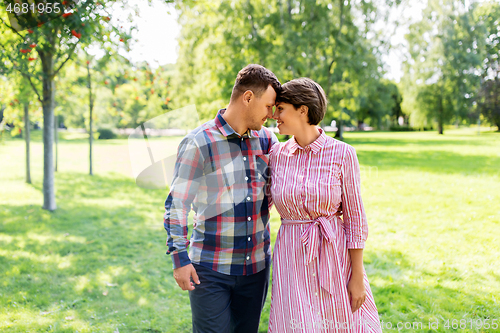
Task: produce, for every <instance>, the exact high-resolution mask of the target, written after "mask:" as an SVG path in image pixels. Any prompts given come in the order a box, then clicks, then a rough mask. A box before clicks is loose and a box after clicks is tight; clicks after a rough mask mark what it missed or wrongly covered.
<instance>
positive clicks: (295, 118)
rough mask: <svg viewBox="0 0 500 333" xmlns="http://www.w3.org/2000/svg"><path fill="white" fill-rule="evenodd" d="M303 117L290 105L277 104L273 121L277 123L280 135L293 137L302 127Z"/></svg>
mask: <svg viewBox="0 0 500 333" xmlns="http://www.w3.org/2000/svg"><path fill="white" fill-rule="evenodd" d="M303 118H304V117H301V113H300V111H299V110H297V109H296V108H295V107H294V106H293V105H292V104H288V103H277V104H276V111H275V112H274V115H273V119H276V121H277V122H278V129H279V132H280V134H283V135H295V134H296V133H297V132H298V131H300V130H301V128H302V127H303V125H304V124H303V122H304V120H303Z"/></svg>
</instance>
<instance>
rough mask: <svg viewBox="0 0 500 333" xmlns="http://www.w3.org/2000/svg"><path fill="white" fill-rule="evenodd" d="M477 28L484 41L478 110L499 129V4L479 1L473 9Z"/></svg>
mask: <svg viewBox="0 0 500 333" xmlns="http://www.w3.org/2000/svg"><path fill="white" fill-rule="evenodd" d="M475 19H476V20H477V22H478V24H477V28H476V30H478V32H479V33H481V34H482V36H483V38H482V40H483V41H484V42H483V43H481V44H482V45H481V44H480V45H479V46H480V47H481V49H482V50H483V52H482V61H481V64H482V66H481V88H480V89H479V93H478V94H477V102H478V108H479V111H480V112H481V113H482V114H483V116H484V117H485V118H486V119H488V120H489V121H490V122H491V123H492V124H495V125H496V126H497V127H498V130H499V131H500V59H499V58H500V30H499V27H500V4H499V3H497V2H494V1H486V2H483V3H481V4H480V5H479V6H478V7H477V9H476V10H475Z"/></svg>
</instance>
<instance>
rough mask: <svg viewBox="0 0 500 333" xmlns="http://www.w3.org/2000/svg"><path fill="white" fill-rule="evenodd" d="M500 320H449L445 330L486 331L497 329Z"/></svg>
mask: <svg viewBox="0 0 500 333" xmlns="http://www.w3.org/2000/svg"><path fill="white" fill-rule="evenodd" d="M497 320H498V319H460V320H458V319H452V320H450V319H448V320H446V321H445V322H444V328H448V329H450V328H452V329H454V330H457V329H466V328H471V329H472V328H484V329H490V328H491V329H494V330H495V329H497V328H498V323H497Z"/></svg>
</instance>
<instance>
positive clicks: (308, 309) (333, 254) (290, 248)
mask: <svg viewBox="0 0 500 333" xmlns="http://www.w3.org/2000/svg"><path fill="white" fill-rule="evenodd" d="M326 104H327V100H326V96H325V93H324V92H323V89H322V88H321V86H319V85H318V84H317V83H315V82H314V81H312V80H310V79H307V78H301V79H295V80H292V81H289V82H287V83H285V84H284V85H283V86H281V84H280V83H279V81H278V79H277V78H276V76H275V75H274V74H273V73H272V72H271V71H269V70H268V69H266V68H264V67H262V66H260V65H248V66H247V67H245V68H243V69H242V70H241V71H240V72H239V73H238V76H237V78H236V82H235V84H234V87H233V91H232V94H231V100H230V102H229V105H228V107H227V108H226V109H222V110H220V111H219V112H218V114H217V116H216V117H215V119H213V120H211V121H209V122H207V123H205V124H203V125H201V126H200V127H198V128H197V129H195V130H194V131H192V132H191V133H189V134H188V135H187V136H186V137H185V138H184V139H183V140H182V142H181V144H180V145H179V148H178V155H177V162H176V166H175V171H174V178H173V181H172V185H171V187H170V193H169V195H168V198H167V200H166V201H165V216H164V227H165V229H166V230H167V234H168V239H167V246H168V251H167V254H170V255H171V257H172V261H173V265H174V278H175V280H176V281H177V284H178V285H179V286H180V287H181V288H182V289H183V290H189V298H190V303H191V310H192V317H193V332H216V333H225V332H236V333H240V332H252V333H254V332H257V331H258V326H259V321H260V313H261V310H262V307H263V305H264V302H265V299H266V295H267V288H268V282H269V270H270V261H271V259H270V258H271V253H270V252H271V247H270V231H269V223H268V221H269V209H270V208H271V205H272V204H273V203H274V205H275V206H276V209H277V210H278V212H279V214H280V216H281V227H280V229H279V232H278V235H277V238H276V244H275V246H274V255H273V279H272V282H273V284H272V297H271V311H270V318H269V332H277V333H285V332H381V328H380V324H379V318H378V314H377V309H376V307H375V302H374V300H373V296H372V293H371V290H370V286H369V284H368V280H367V278H366V273H365V271H364V268H363V247H364V244H365V240H366V238H367V233H368V228H367V224H366V216H365V212H364V208H363V203H362V201H361V196H360V178H359V165H358V160H357V157H356V153H355V151H354V149H353V148H352V147H351V146H349V145H347V144H345V143H343V142H341V141H338V140H335V139H333V138H331V137H329V136H327V135H326V134H325V133H324V132H323V130H322V129H321V128H319V127H317V126H316V125H317V124H318V123H319V122H320V121H321V120H322V119H323V117H324V115H325V112H326ZM274 107H275V112H274V114H273V108H274ZM268 118H273V119H276V120H277V123H278V129H279V132H280V134H288V135H293V137H292V138H291V139H290V140H288V141H287V142H284V143H278V140H277V138H276V136H275V135H274V134H273V133H272V132H271V131H269V130H268V129H267V128H265V127H263V126H262V125H263V124H264V123H265V122H266V120H267V119H268ZM269 171H270V172H269ZM191 209H193V210H194V211H195V214H196V216H195V223H194V225H193V231H192V236H191V240H190V241H188V238H187V237H188V224H187V219H188V214H189V212H190V210H191ZM188 245H189V253H188Z"/></svg>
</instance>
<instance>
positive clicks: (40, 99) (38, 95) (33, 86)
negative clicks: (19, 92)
mask: <svg viewBox="0 0 500 333" xmlns="http://www.w3.org/2000/svg"><path fill="white" fill-rule="evenodd" d="M21 75H22V76H24V77H25V78H27V79H28V81H29V82H30V85H31V88H33V91H34V92H35V94H36V96H37V97H38V101H39V102H40V103H42V104H43V101H42V98H41V97H40V94H39V93H38V90H37V89H36V87H35V85H34V84H33V82H32V81H31V75H26V74H24V73H21Z"/></svg>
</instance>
